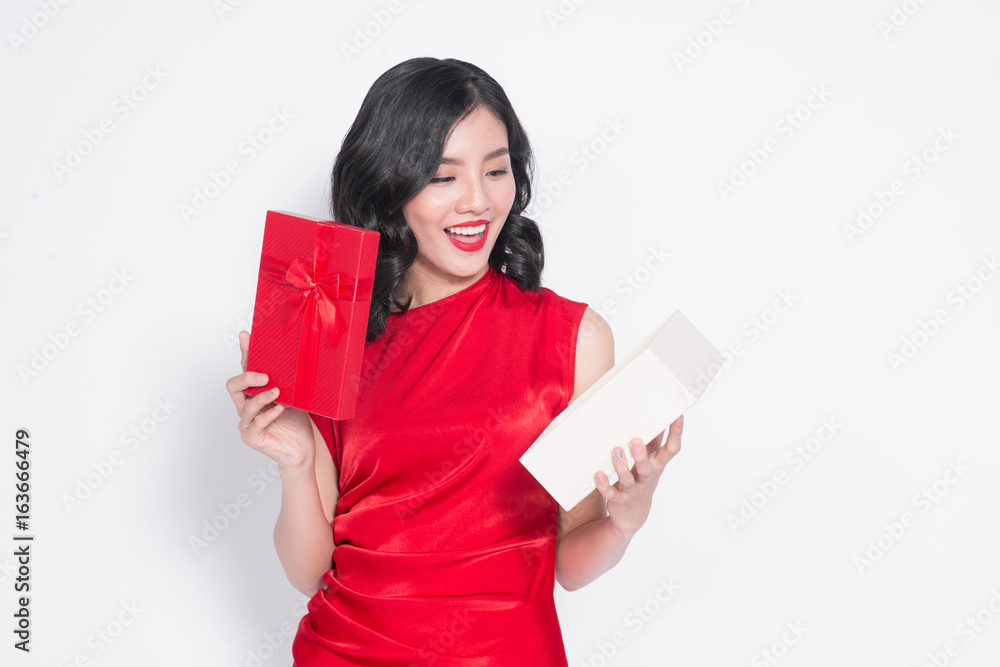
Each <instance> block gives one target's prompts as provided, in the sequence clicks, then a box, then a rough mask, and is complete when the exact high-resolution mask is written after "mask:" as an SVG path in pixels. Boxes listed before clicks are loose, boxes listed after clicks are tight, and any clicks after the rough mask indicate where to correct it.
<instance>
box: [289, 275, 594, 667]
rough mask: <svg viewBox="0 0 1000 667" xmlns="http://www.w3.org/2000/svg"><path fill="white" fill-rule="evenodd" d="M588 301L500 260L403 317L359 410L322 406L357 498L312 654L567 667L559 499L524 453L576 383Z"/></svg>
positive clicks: (344, 503)
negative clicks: (330, 411) (523, 281)
mask: <svg viewBox="0 0 1000 667" xmlns="http://www.w3.org/2000/svg"><path fill="white" fill-rule="evenodd" d="M585 308H586V304H585V303H580V302H575V301H570V300H568V299H564V298H562V297H560V296H558V295H557V294H555V293H554V292H552V291H551V290H549V289H547V288H541V289H540V290H539V291H538V292H528V291H524V290H521V289H520V287H519V286H518V285H517V283H516V282H514V280H512V279H511V278H508V277H507V276H506V275H504V274H503V273H501V272H498V271H496V270H495V269H493V268H490V269H489V270H488V271H487V273H486V274H485V275H484V276H482V277H481V278H480V279H478V280H477V281H476V282H475V283H473V284H472V285H470V286H468V287H466V288H465V289H463V290H461V291H459V292H456V293H455V294H452V295H450V296H448V297H446V298H444V299H440V300H438V301H435V302H432V303H429V304H425V305H423V306H419V307H417V308H411V309H410V310H409V311H408V312H406V313H391V314H390V315H389V320H388V323H387V327H386V331H385V332H384V333H383V335H381V336H380V337H379V338H378V339H377V340H375V341H373V342H372V343H370V344H369V345H367V346H366V348H365V353H364V360H363V366H362V377H361V389H360V392H359V398H358V403H357V408H356V412H355V417H354V419H351V420H344V421H335V420H331V419H328V418H325V417H320V416H318V415H312V417H313V419H314V420H315V421H316V423H317V425H318V426H319V428H320V431H321V432H322V433H323V436H324V438H326V441H327V445H328V446H329V447H330V448H331V453H332V455H333V460H334V462H335V463H336V465H337V469H338V471H339V480H340V498H339V501H338V503H337V508H336V516H335V518H334V521H333V536H334V544H335V548H334V552H333V554H332V558H331V565H332V567H331V569H330V571H328V572H327V573H326V575H325V576H324V577H323V584H324V585H325V588H321V589H320V590H319V591H318V592H317V593H316V594H315V595H314V596H313V597H312V599H311V600H310V601H309V604H308V613H307V614H306V615H305V616H304V617H303V618H302V620H301V622H300V623H299V628H298V632H297V634H296V637H295V640H294V642H293V645H292V654H293V657H294V659H295V666H296V667H314V666H317V665H324V666H326V665H404V666H412V665H438V666H453V665H462V666H464V667H470V666H472V667H486V666H490V667H495V666H500V665H503V666H509V665H536V666H545V667H547V666H550V665H551V666H557V667H562V666H565V665H566V664H567V661H566V652H565V648H564V646H563V640H562V633H561V631H560V628H559V621H558V618H557V615H556V610H555V604H554V601H553V597H552V595H553V589H554V585H555V579H554V565H555V537H556V526H557V520H558V505H557V504H556V502H555V500H554V499H553V498H552V497H551V496H550V495H549V494H548V493H547V492H546V491H545V490H544V489H543V488H542V487H541V486H540V485H539V484H538V482H537V481H535V479H534V477H532V476H531V474H530V473H529V472H528V471H527V470H526V469H525V468H524V467H523V466H522V465H521V464H520V462H519V461H518V458H519V457H520V456H521V454H523V453H524V451H525V450H526V449H527V448H528V447H529V446H530V445H531V443H532V442H534V440H535V438H536V437H537V436H538V435H539V434H540V433H541V432H542V431H543V430H544V429H545V427H546V426H547V425H548V424H549V422H551V421H552V419H553V418H554V417H555V416H556V415H558V414H559V413H560V412H561V411H562V410H563V409H565V407H566V405H567V403H568V401H569V399H570V397H571V396H572V394H573V384H574V363H575V357H576V339H577V332H578V329H579V326H580V320H581V318H582V316H583V312H584V309H585Z"/></svg>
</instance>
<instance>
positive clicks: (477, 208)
mask: <svg viewBox="0 0 1000 667" xmlns="http://www.w3.org/2000/svg"><path fill="white" fill-rule="evenodd" d="M488 206H489V199H488V197H487V196H486V189H485V188H484V187H483V182H482V180H481V179H479V178H477V177H472V178H470V179H468V180H467V181H466V185H465V188H464V190H463V191H462V194H461V196H460V197H459V199H458V201H457V202H456V205H455V210H456V211H457V212H458V213H469V214H472V215H479V214H481V213H482V212H483V211H485V210H486V209H487V207H488Z"/></svg>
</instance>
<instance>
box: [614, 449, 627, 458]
mask: <svg viewBox="0 0 1000 667" xmlns="http://www.w3.org/2000/svg"><path fill="white" fill-rule="evenodd" d="M624 456H625V455H624V454H623V453H622V450H621V448H618V449H616V450H615V458H616V459H618V460H619V461H621V460H622V458H623V457H624Z"/></svg>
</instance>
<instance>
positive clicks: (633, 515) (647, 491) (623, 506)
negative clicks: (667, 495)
mask: <svg viewBox="0 0 1000 667" xmlns="http://www.w3.org/2000/svg"><path fill="white" fill-rule="evenodd" d="M683 428H684V415H681V416H680V417H678V418H677V419H676V420H674V422H673V423H672V424H670V428H669V430H668V431H667V437H666V438H665V440H664V442H663V444H662V445H660V446H658V447H657V446H655V445H654V443H655V442H656V441H657V440H658V439H659V436H657V437H656V438H654V439H653V440H652V441H651V442H649V443H648V444H645V443H643V442H642V439H641V438H632V440H631V441H630V442H629V446H630V447H631V448H632V458H633V459H635V466H633V468H632V470H629V468H628V457H627V456H626V455H625V451H624V450H623V449H622V448H621V447H615V449H614V451H613V452H612V454H611V461H612V463H613V465H614V468H615V471H616V472H617V473H618V481H617V482H615V484H614V485H613V486H612V485H611V484H608V476H607V475H605V474H604V472H603V471H601V472H598V473H597V474H596V475H595V476H594V478H595V480H596V482H597V490H598V491H599V492H600V494H601V496H603V497H604V499H605V500H607V501H608V519H609V520H610V521H611V523H612V525H613V526H614V527H615V528H616V529H617V530H618V532H619V533H621V535H622V537H623V538H624V539H626V540H630V539H632V536H633V535H635V533H636V532H637V531H638V530H639V528H640V527H641V526H642V524H644V523H645V522H646V517H648V516H649V509H650V507H651V506H652V504H653V490H654V489H655V488H656V484H657V482H659V481H660V475H661V474H662V473H663V469H664V468H666V466H667V463H669V462H670V459H672V458H674V456H676V455H677V452H679V451H681V431H682V430H683ZM650 448H651V449H650Z"/></svg>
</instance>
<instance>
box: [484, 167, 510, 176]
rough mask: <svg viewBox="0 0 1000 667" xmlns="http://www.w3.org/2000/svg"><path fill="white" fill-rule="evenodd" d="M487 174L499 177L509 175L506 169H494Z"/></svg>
mask: <svg viewBox="0 0 1000 667" xmlns="http://www.w3.org/2000/svg"><path fill="white" fill-rule="evenodd" d="M487 175H488V176H498V177H499V176H506V175H507V170H506V169H494V170H493V171H491V172H489V173H488V174H487Z"/></svg>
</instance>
